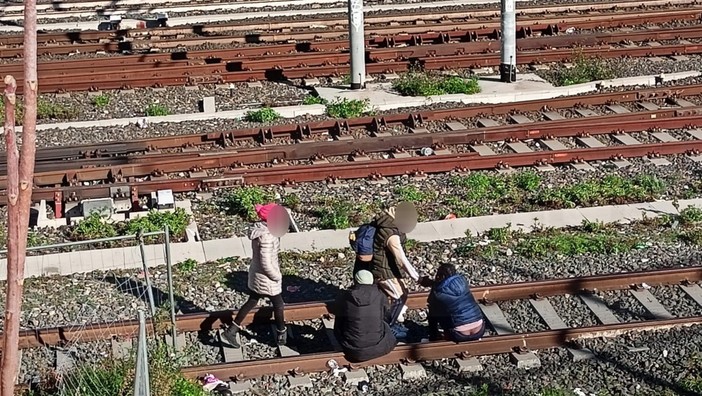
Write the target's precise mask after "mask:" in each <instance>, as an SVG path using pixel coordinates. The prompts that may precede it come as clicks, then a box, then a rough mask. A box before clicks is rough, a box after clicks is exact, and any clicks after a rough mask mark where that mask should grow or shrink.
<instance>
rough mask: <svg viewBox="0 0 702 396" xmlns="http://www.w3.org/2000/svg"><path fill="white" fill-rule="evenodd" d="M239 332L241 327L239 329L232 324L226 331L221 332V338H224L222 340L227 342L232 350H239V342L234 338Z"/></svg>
mask: <svg viewBox="0 0 702 396" xmlns="http://www.w3.org/2000/svg"><path fill="white" fill-rule="evenodd" d="M239 330H241V327H239V325H237V324H236V323H232V325H231V326H229V327H227V329H226V330H224V331H223V332H222V338H224V340H225V341H227V342H228V343H229V345H231V346H232V348H237V349H238V348H241V345H240V344H239V340H237V337H236V335H237V334H238V333H239Z"/></svg>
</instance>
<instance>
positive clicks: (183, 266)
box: [175, 258, 197, 274]
mask: <svg viewBox="0 0 702 396" xmlns="http://www.w3.org/2000/svg"><path fill="white" fill-rule="evenodd" d="M175 268H176V270H178V272H180V273H181V274H190V273H192V272H193V271H195V268H197V261H196V260H193V259H190V258H189V259H186V260H183V261H181V262H180V263H178V264H176V265H175Z"/></svg>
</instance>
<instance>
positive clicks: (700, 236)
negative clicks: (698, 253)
mask: <svg viewBox="0 0 702 396" xmlns="http://www.w3.org/2000/svg"><path fill="white" fill-rule="evenodd" d="M678 238H679V239H680V240H682V241H683V242H687V243H689V244H691V245H695V246H702V230H699V229H696V230H689V231H684V232H681V233H680V234H679V235H678Z"/></svg>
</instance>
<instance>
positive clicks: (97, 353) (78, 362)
mask: <svg viewBox="0 0 702 396" xmlns="http://www.w3.org/2000/svg"><path fill="white" fill-rule="evenodd" d="M150 238H159V239H161V238H162V240H163V241H164V244H163V250H164V251H163V254H162V258H163V259H162V260H163V262H160V261H161V260H158V261H159V262H157V263H156V265H165V267H166V274H165V275H166V278H167V288H166V290H164V291H161V290H158V289H155V287H154V286H153V279H152V273H151V272H150V271H149V265H147V263H148V264H151V265H152V266H153V265H154V260H153V257H152V258H149V257H147V253H146V252H147V249H145V245H146V243H145V240H148V239H150ZM170 238H171V235H170V230H169V229H168V227H167V226H166V227H165V228H164V229H163V230H162V231H156V232H143V233H141V232H140V233H137V234H134V235H126V236H117V237H109V238H100V239H92V240H86V241H78V242H67V243H58V244H51V245H43V246H36V247H29V248H27V250H28V251H33V252H42V251H56V250H58V249H70V248H76V247H81V248H86V247H87V248H88V249H91V250H90V254H91V255H93V256H95V259H96V260H99V259H100V257H101V256H100V253H99V250H98V249H96V247H99V246H105V244H106V243H108V242H117V241H130V242H134V243H136V245H137V247H138V251H139V255H140V256H141V268H139V271H123V270H103V271H94V272H92V273H90V274H85V275H73V276H67V277H60V278H59V277H55V278H51V280H50V281H49V283H50V284H52V286H53V287H55V288H56V289H62V290H61V292H62V293H61V295H62V296H63V295H64V294H68V295H70V303H68V302H66V301H63V300H65V299H63V298H53V299H52V296H51V295H50V290H49V291H47V290H43V291H41V290H38V289H35V288H31V287H26V294H25V300H27V299H29V300H32V301H33V300H34V296H35V295H36V294H37V293H42V294H43V297H44V298H45V300H44V301H43V302H42V303H37V305H41V306H31V304H30V306H29V307H28V308H25V309H23V311H24V312H23V319H22V320H23V324H22V326H23V327H30V328H31V327H55V326H61V327H62V328H64V329H67V330H69V331H70V332H71V334H79V336H77V337H74V338H72V339H71V340H69V341H68V342H67V343H64V344H62V345H60V346H56V347H50V346H46V347H42V348H38V350H37V351H32V352H31V353H29V354H28V355H29V356H30V357H29V358H30V359H32V361H31V362H27V363H28V364H22V365H21V366H22V368H21V372H20V376H19V378H18V380H19V381H20V382H21V381H22V379H24V380H25V382H26V380H27V379H30V380H31V381H36V377H37V375H40V376H41V377H42V381H45V380H46V379H47V378H51V379H52V382H54V383H55V386H56V388H57V389H58V392H59V394H61V395H65V396H78V395H80V396H103V395H104V396H115V395H131V394H134V395H135V396H137V395H138V396H148V395H150V394H151V393H150V392H151V390H150V389H149V383H150V380H149V356H148V355H147V345H149V346H153V344H152V343H154V342H156V343H158V347H159V348H162V347H166V348H168V349H170V348H171V347H172V348H173V349H172V351H175V350H176V339H177V337H176V334H177V327H176V307H175V296H174V287H173V263H172V262H171V250H170V248H171V246H170V242H171V241H170ZM6 254H7V251H6V250H3V251H0V255H6ZM61 264H62V263H60V262H59V263H56V264H52V265H61ZM161 279H162V278H161ZM28 282H31V279H29V280H28ZM0 297H2V296H0ZM105 299H110V300H111V301H109V303H107V302H106V301H104V300H105ZM35 311H36V312H35ZM47 312H48V313H49V315H47ZM137 318H138V320H139V323H140V326H139V330H138V331H135V332H134V333H133V334H121V335H120V337H119V338H115V337H113V334H119V333H123V329H124V327H122V326H123V325H124V324H126V323H127V322H130V323H133V321H134V319H137ZM147 319H151V323H152V325H153V326H154V328H153V329H151V330H152V331H147V329H146V326H147V325H146V323H147ZM91 324H100V325H101V327H100V333H101V334H98V335H97V336H96V337H92V339H91V340H87V339H82V338H81V336H80V334H82V330H86V329H87V328H88V327H89V326H90V325H91ZM164 325H165V326H164ZM117 327H120V330H119V331H115V330H116V329H115V328H117ZM157 327H158V328H157ZM164 328H168V330H167V331H166V332H167V333H170V337H168V339H169V340H170V341H171V342H169V344H170V345H168V346H166V345H164V344H165V342H164V341H163V338H158V337H156V335H157V334H162V333H163V329H164ZM91 330H92V331H93V332H94V331H95V329H94V328H91ZM95 339H98V340H97V341H96V340H95ZM135 341H136V343H135ZM169 354H170V352H167V353H165V354H164V355H165V356H168V355H169ZM25 355H27V354H25ZM36 361H41V362H43V363H44V365H45V366H47V367H43V368H42V369H41V370H42V372H39V373H38V372H37V370H38V369H37V367H32V366H33V365H34V364H32V363H36ZM22 371H24V372H22ZM132 384H133V386H132ZM126 387H128V388H130V389H129V390H127V389H126Z"/></svg>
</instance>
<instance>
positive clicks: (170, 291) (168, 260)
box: [164, 225, 178, 351]
mask: <svg viewBox="0 0 702 396" xmlns="http://www.w3.org/2000/svg"><path fill="white" fill-rule="evenodd" d="M164 232H165V238H166V240H165V245H166V274H167V275H166V276H167V277H168V299H169V302H170V305H171V338H172V341H173V350H174V351H175V350H176V335H177V331H178V329H177V328H176V314H175V297H174V293H173V263H172V262H171V231H170V229H169V228H168V225H166V227H165V228H164Z"/></svg>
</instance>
